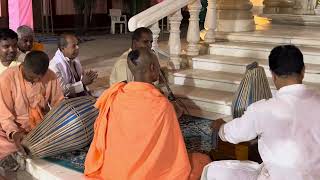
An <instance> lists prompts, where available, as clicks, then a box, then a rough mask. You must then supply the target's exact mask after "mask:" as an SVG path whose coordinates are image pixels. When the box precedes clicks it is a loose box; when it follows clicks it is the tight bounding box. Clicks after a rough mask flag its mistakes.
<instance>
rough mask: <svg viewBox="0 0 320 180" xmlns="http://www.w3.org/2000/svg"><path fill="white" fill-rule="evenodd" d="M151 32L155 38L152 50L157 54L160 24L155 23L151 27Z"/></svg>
mask: <svg viewBox="0 0 320 180" xmlns="http://www.w3.org/2000/svg"><path fill="white" fill-rule="evenodd" d="M150 30H151V31H152V37H153V42H152V49H153V50H155V51H156V52H157V51H158V38H159V34H160V28H159V22H156V23H154V24H153V25H152V26H151V27H150Z"/></svg>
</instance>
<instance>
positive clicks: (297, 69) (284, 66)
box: [269, 45, 304, 76]
mask: <svg viewBox="0 0 320 180" xmlns="http://www.w3.org/2000/svg"><path fill="white" fill-rule="evenodd" d="M269 67H270V70H271V71H272V72H274V73H275V74H276V75H278V76H283V75H294V74H301V72H302V70H303V68H304V62H303V54H302V53H301V51H300V49H299V48H297V47H296V46H294V45H283V46H277V47H275V48H273V49H272V51H271V53H270V55H269Z"/></svg>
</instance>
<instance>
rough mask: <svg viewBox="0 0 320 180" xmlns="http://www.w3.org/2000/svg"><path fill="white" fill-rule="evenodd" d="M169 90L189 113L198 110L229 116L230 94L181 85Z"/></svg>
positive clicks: (173, 86) (232, 94)
mask: <svg viewBox="0 0 320 180" xmlns="http://www.w3.org/2000/svg"><path fill="white" fill-rule="evenodd" d="M171 89H172V91H173V93H174V94H175V95H176V97H177V98H178V99H179V100H181V101H182V102H183V104H184V105H185V106H186V107H187V108H188V110H189V111H191V112H192V110H198V111H203V112H210V113H218V114H222V115H227V116H228V115H231V104H232V99H233V96H234V93H232V92H227V91H219V90H213V89H206V88H198V87H193V86H181V85H172V86H171ZM196 116H198V115H196ZM198 117H199V116H198Z"/></svg>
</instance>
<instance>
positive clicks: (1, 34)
mask: <svg viewBox="0 0 320 180" xmlns="http://www.w3.org/2000/svg"><path fill="white" fill-rule="evenodd" d="M8 39H16V40H18V34H17V33H16V32H14V31H13V30H11V29H8V28H1V29H0V41H2V40H8Z"/></svg>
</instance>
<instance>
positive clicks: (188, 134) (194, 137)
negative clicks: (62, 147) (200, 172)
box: [45, 116, 212, 172]
mask: <svg viewBox="0 0 320 180" xmlns="http://www.w3.org/2000/svg"><path fill="white" fill-rule="evenodd" d="M179 123H180V127H181V131H182V134H183V136H184V139H185V143H186V146H187V150H188V151H189V152H204V153H208V152H209V151H210V150H211V149H212V147H211V146H212V142H211V141H212V139H211V134H212V130H211V129H210V125H211V120H208V119H202V118H198V117H192V116H183V117H182V118H181V119H180V120H179ZM88 148H89V147H86V148H84V149H82V150H78V151H74V152H68V153H63V154H60V155H57V156H53V157H49V158H45V159H46V160H48V161H50V162H53V163H55V164H59V165H61V166H64V167H66V168H70V169H73V170H76V171H78V172H83V171H84V161H85V157H86V152H87V151H88Z"/></svg>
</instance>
